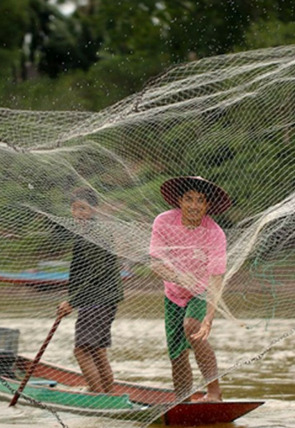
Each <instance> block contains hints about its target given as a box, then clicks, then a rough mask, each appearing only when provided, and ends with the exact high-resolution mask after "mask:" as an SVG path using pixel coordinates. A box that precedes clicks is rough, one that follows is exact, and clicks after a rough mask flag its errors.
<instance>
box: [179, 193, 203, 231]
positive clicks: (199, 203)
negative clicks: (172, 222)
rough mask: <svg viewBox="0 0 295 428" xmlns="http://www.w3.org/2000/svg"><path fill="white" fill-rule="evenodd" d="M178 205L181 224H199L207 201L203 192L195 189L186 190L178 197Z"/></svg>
mask: <svg viewBox="0 0 295 428" xmlns="http://www.w3.org/2000/svg"><path fill="white" fill-rule="evenodd" d="M179 206H180V209H181V214H182V222H183V224H184V225H192V226H199V225H200V223H201V221H202V218H203V217H204V215H205V214H206V212H207V209H208V207H209V203H208V202H207V199H206V196H205V195H204V194H203V193H200V192H198V191H197V190H188V191H187V192H185V193H184V194H183V196H182V197H181V198H179Z"/></svg>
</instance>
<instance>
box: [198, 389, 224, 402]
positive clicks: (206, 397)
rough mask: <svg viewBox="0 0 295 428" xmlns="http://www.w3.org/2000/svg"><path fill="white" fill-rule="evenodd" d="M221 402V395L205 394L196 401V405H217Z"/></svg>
mask: <svg viewBox="0 0 295 428" xmlns="http://www.w3.org/2000/svg"><path fill="white" fill-rule="evenodd" d="M221 401H222V396H221V394H213V393H209V392H207V394H205V395H203V397H201V398H199V399H198V400H196V402H197V403H219V402H221Z"/></svg>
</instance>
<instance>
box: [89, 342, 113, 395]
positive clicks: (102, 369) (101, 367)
mask: <svg viewBox="0 0 295 428" xmlns="http://www.w3.org/2000/svg"><path fill="white" fill-rule="evenodd" d="M93 359H94V361H95V365H96V368H97V370H98V372H99V375H100V379H101V382H102V385H103V389H104V392H105V393H111V392H112V389H113V383H114V375H113V371H112V368H111V365H110V363H109V360H108V356H107V349H106V348H99V349H95V350H94V351H93Z"/></svg>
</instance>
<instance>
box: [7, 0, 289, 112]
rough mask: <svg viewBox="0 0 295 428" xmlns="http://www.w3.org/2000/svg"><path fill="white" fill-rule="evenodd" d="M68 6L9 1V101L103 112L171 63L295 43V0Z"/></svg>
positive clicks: (100, 0) (148, 0) (106, 1)
mask: <svg viewBox="0 0 295 428" xmlns="http://www.w3.org/2000/svg"><path fill="white" fill-rule="evenodd" d="M65 3H68V2H67V1H65V0H55V1H54V0H1V2H0V60H1V69H0V75H1V77H2V79H1V85H0V103H1V104H2V105H5V106H9V107H16V106H17V107H22V106H24V107H29V108H40V106H41V108H47V109H51V108H56V105H59V106H61V107H62V108H65V109H67V108H71V109H72V108H78V109H92V110H99V109H101V108H103V107H105V106H107V105H109V104H111V103H113V102H116V101H118V100H119V99H121V98H122V97H124V96H126V95H129V94H130V93H132V92H134V91H137V90H139V89H140V88H141V87H142V85H143V83H144V82H145V81H146V80H148V79H149V77H151V76H154V75H157V74H158V73H160V72H162V71H163V70H164V69H165V68H167V67H168V66H169V65H174V64H176V63H181V62H186V61H190V60H194V59H198V58H202V57H206V56H212V55H217V54H223V53H229V52H234V51H238V50H246V49H255V48H260V47H268V46H276V45H279V44H291V43H294V42H295V32H294V21H295V4H294V1H293V0H259V1H258V0H198V1H195V0H160V1H159V0H140V1H138V0H114V1H110V0H87V1H86V0H83V1H81V0H72V2H71V3H72V4H73V5H74V6H75V9H74V11H73V13H70V14H65V13H63V12H62V9H61V8H60V7H61V6H62V5H63V4H65ZM48 78H49V79H50V82H49V81H48ZM26 81H27V82H26ZM36 87H38V91H36V90H35V89H34V88H36ZM30 88H31V89H30ZM66 91H68V93H67V94H66ZM12 94H13V96H12Z"/></svg>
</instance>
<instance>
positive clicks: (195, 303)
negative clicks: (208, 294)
mask: <svg viewBox="0 0 295 428" xmlns="http://www.w3.org/2000/svg"><path fill="white" fill-rule="evenodd" d="M204 297H205V296H204V295H202V297H201V298H199V297H193V298H192V299H191V300H190V301H189V302H188V304H187V305H186V306H184V307H181V306H178V305H176V304H175V303H173V302H171V300H169V299H168V298H167V297H166V296H165V329H166V338H167V345H168V353H169V357H170V359H171V360H175V358H177V357H179V355H180V354H181V353H182V352H183V351H184V350H185V349H188V348H190V347H191V346H190V343H189V342H188V341H187V339H186V336H185V333H184V328H183V322H184V319H185V318H193V319H197V320H199V321H202V320H203V319H204V317H205V315H206V309H207V302H206V299H205V298H204Z"/></svg>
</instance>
